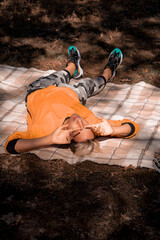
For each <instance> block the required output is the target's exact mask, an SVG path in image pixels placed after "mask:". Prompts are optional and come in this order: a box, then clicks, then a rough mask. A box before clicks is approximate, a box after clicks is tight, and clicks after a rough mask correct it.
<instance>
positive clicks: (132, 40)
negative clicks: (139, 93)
mask: <svg viewBox="0 0 160 240" xmlns="http://www.w3.org/2000/svg"><path fill="white" fill-rule="evenodd" d="M158 2H159V1H158V0H152V1H151V3H148V4H147V3H146V1H145V0H140V1H139V2H138V4H136V3H135V1H134V0H128V1H127V2H126V1H120V0H117V1H111V0H110V1H107V2H106V1H100V0H99V1H86V0H84V1H76V0H75V1H57V0H56V1H49V0H47V1H44V0H39V1H24V0H17V1H14V2H13V1H6V3H5V1H2V2H1V6H2V10H1V16H0V26H1V29H2V30H1V34H0V36H1V44H2V47H3V44H4V42H5V44H6V48H7V45H8V48H9V46H11V47H10V50H12V49H13V48H14V47H15V44H14V39H24V38H26V40H27V39H30V38H35V41H38V38H39V39H43V40H44V41H46V42H54V41H56V40H59V39H60V40H61V43H60V44H61V45H64V46H63V47H65V48H66V44H67V45H68V46H69V45H70V44H77V45H79V44H82V46H83V45H85V44H86V45H87V46H86V49H85V46H84V49H83V52H84V53H85V51H87V52H88V51H91V52H92V57H93V59H94V57H95V54H94V53H93V50H92V48H93V47H97V48H98V50H97V51H98V52H99V59H100V60H99V61H100V62H99V64H101V63H102V62H103V59H104V54H107V53H108V52H110V51H111V50H112V49H113V47H115V46H119V47H121V49H122V50H123V52H124V54H125V55H126V56H129V54H130V50H131V48H132V50H135V51H136V52H137V51H139V50H147V51H152V52H153V53H154V58H156V56H157V55H158V53H157V47H158V45H157V44H158V42H157V38H156V37H155V35H154V34H152V31H153V30H154V29H155V30H157V28H158V27H159V22H158V20H157V21H155V20H154V19H152V18H153V17H156V16H158V13H159V9H158ZM2 13H3V14H2ZM4 36H7V37H8V40H6V39H5V37H4ZM25 46H26V45H24V46H23V45H21V46H19V48H18V49H17V52H18V53H17V55H18V56H19V59H20V60H19V59H18V60H17V61H21V62H22V64H23V63H24V64H25V63H27V62H28V63H29V64H31V63H32V61H34V59H32V58H31V59H30V55H29V54H28V56H27V57H26V56H24V54H22V52H23V48H25ZM42 48H43V47H42ZM26 49H27V48H26ZM10 50H9V52H10ZM28 51H29V52H31V51H32V47H31V46H30V45H28ZM33 51H34V48H33ZM62 51H63V48H62ZM44 52H45V50H44V49H41V51H38V53H37V55H36V56H37V57H38V56H42V55H43V54H44ZM6 55H7V54H6ZM9 57H11V56H10V53H9ZM12 57H13V56H12ZM87 57H88V56H87V54H86V59H84V61H85V60H87ZM101 57H102V58H101ZM17 58H18V57H17ZM23 58H24V59H25V60H23ZM26 58H27V59H26ZM131 58H132V57H131ZM13 59H14V57H13ZM149 59H150V61H152V57H149ZM147 60H148V59H147ZM0 62H1V63H4V62H7V57H5V58H4V57H3V54H2V55H1V60H0ZM132 64H136V62H135V60H134V59H132ZM143 64H144V62H143V63H142V64H141V62H139V63H138V66H140V65H143ZM145 64H146V66H147V65H148V63H147V61H146V63H145ZM27 66H28V65H27ZM128 67H130V64H129V63H128Z"/></svg>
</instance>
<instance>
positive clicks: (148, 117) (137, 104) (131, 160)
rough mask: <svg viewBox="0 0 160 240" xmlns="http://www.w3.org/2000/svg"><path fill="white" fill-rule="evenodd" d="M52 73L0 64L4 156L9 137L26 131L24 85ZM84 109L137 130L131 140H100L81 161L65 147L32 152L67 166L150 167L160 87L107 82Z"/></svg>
mask: <svg viewBox="0 0 160 240" xmlns="http://www.w3.org/2000/svg"><path fill="white" fill-rule="evenodd" d="M52 72H54V71H53V70H49V71H45V72H44V71H40V70H37V69H34V68H30V69H26V68H15V67H10V66H3V65H0V105H1V110H0V153H4V143H5V141H6V139H7V137H8V136H9V135H11V134H12V133H13V132H14V131H25V130H26V128H27V125H26V116H27V111H26V108H25V102H24V99H25V95H26V86H28V85H29V84H30V83H31V82H33V81H34V80H36V79H38V78H39V77H41V76H46V75H48V74H50V73H52ZM72 83H74V81H73V82H72V80H71V84H72ZM86 107H88V108H89V109H90V110H92V111H93V112H94V113H95V115H96V116H97V117H99V116H102V117H104V118H106V119H113V120H114V119H117V120H118V119H123V118H128V119H130V120H133V121H135V122H137V123H138V124H139V126H140V131H139V133H138V134H137V135H136V136H134V137H133V138H131V139H122V138H112V139H111V138H110V139H108V138H106V139H104V138H101V139H99V143H100V148H99V149H98V150H97V151H94V152H93V153H92V154H91V155H90V156H85V157H83V158H78V157H76V156H74V155H73V153H72V152H71V151H70V149H69V148H68V147H67V146H58V147H57V148H55V147H50V148H44V149H41V150H35V151H33V152H34V153H35V154H36V155H38V156H39V157H40V158H42V159H46V160H47V159H64V160H66V161H67V162H68V163H70V164H74V163H77V162H78V161H85V160H91V161H93V162H96V163H101V164H110V165H119V166H129V165H133V166H135V167H137V166H140V167H147V168H153V156H154V152H155V151H157V150H158V148H159V140H160V89H159V88H157V87H155V86H152V85H149V84H146V83H145V82H139V83H137V84H133V85H128V84H124V85H117V84H114V83H108V84H107V86H106V87H105V89H104V90H103V91H102V92H101V93H100V94H98V95H97V96H94V97H91V98H90V99H88V102H87V104H86Z"/></svg>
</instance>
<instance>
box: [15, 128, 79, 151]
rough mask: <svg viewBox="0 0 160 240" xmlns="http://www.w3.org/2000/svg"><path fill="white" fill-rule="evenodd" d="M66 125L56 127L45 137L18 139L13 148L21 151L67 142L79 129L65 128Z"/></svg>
mask: <svg viewBox="0 0 160 240" xmlns="http://www.w3.org/2000/svg"><path fill="white" fill-rule="evenodd" d="M67 126H68V125H63V126H60V127H59V128H57V129H56V130H55V131H54V132H53V133H52V134H49V135H47V136H45V137H40V138H34V139H18V140H17V142H16V144H15V146H14V149H15V151H16V152H17V153H23V152H28V151H32V150H35V149H37V148H43V147H47V146H50V145H53V144H68V143H70V142H71V140H72V134H73V133H74V131H77V130H79V129H74V130H72V129H69V130H68V129H67Z"/></svg>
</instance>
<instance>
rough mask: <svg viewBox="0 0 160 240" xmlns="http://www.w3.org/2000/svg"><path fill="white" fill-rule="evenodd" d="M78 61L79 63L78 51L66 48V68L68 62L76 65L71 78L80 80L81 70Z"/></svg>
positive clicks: (74, 48) (71, 47)
mask: <svg viewBox="0 0 160 240" xmlns="http://www.w3.org/2000/svg"><path fill="white" fill-rule="evenodd" d="M80 61H81V55H80V52H79V50H78V49H77V48H76V47H74V46H70V47H69V48H68V55H67V64H66V67H67V66H68V63H69V62H72V63H74V64H75V65H76V70H75V72H74V74H73V76H72V77H73V78H80V77H82V75H83V69H82V68H81V66H80Z"/></svg>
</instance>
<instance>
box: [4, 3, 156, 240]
mask: <svg viewBox="0 0 160 240" xmlns="http://www.w3.org/2000/svg"><path fill="white" fill-rule="evenodd" d="M159 9H160V8H159V0H150V1H146V0H139V1H138V3H136V2H135V1H134V0H127V1H124V0H115V1H111V0H108V1H104V0H94V1H89V0H72V1H67V0H61V1H58V0H55V1H52V0H37V1H36V0H30V1H29V0H28V1H27V0H15V1H11V0H0V45H1V48H0V64H7V65H11V66H19V67H27V68H29V67H35V68H38V69H42V70H48V69H55V70H60V69H62V68H64V66H65V63H66V53H67V48H68V47H69V46H70V45H75V46H76V47H78V48H79V49H80V51H81V55H82V66H83V69H84V76H85V77H86V76H89V77H92V78H93V77H95V76H97V75H98V74H100V73H101V71H102V69H103V66H104V65H105V63H106V58H107V56H108V54H109V53H110V51H111V50H112V49H114V48H115V47H119V48H120V49H121V50H122V52H123V55H124V61H123V64H122V65H121V67H120V69H119V71H118V73H117V75H116V77H115V79H114V82H115V83H119V84H124V83H129V84H133V83H136V82H139V81H145V82H147V83H150V84H153V85H155V86H157V87H160V79H159V66H160V61H159V55H160V51H159V46H160V42H159V39H160V28H159V27H160V20H159V19H160V18H159V17H160V14H159ZM157 157H158V158H160V154H159V153H157ZM159 223H160V175H159V173H158V172H156V171H154V170H150V169H144V168H137V169H135V168H133V167H132V166H130V167H129V168H121V167H117V166H108V165H98V164H95V163H92V162H90V161H86V162H83V163H78V164H76V165H69V164H67V163H66V162H64V161H63V159H62V160H56V159H55V160H54V161H44V160H41V159H39V158H38V157H36V156H35V155H33V154H24V155H19V156H18V157H13V156H8V155H6V154H1V155H0V240H7V239H9V240H10V239H16V240H28V239H29V240H36V239H37V240H51V239H52V240H61V239H64V240H106V239H107V240H124V239H126V240H158V239H160V231H159Z"/></svg>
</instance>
